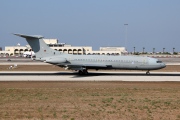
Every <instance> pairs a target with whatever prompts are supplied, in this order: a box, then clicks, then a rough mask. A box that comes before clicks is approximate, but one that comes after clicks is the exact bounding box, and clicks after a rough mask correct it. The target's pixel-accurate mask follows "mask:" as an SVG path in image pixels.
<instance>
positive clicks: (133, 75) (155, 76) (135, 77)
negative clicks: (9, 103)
mask: <svg viewBox="0 0 180 120" xmlns="http://www.w3.org/2000/svg"><path fill="white" fill-rule="evenodd" d="M4 73H8V72H4ZM14 73H22V72H14ZM23 73H61V74H58V75H38V74H37V75H1V76H0V81H157V82H159V81H180V76H178V75H179V74H180V72H151V74H152V76H151V75H144V74H145V73H144V72H97V73H96V72H93V73H95V75H90V76H88V75H87V76H79V75H78V74H75V73H74V74H71V73H72V72H52V71H51V72H48V71H46V72H23ZM63 73H64V74H63ZM68 73H69V74H70V75H68ZM98 73H102V74H98ZM111 73H112V75H111ZM118 73H119V74H118ZM96 74H97V75H96ZM103 74H105V75H103ZM107 74H108V75H107ZM116 74H117V75H116ZM124 74H125V75H124ZM128 74H129V75H128ZM160 74H162V75H160ZM166 74H168V75H166ZM171 74H172V75H171Z"/></svg>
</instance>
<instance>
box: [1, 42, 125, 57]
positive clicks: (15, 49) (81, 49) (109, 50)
mask: <svg viewBox="0 0 180 120" xmlns="http://www.w3.org/2000/svg"><path fill="white" fill-rule="evenodd" d="M43 40H44V41H45V43H46V44H47V45H48V46H49V47H51V48H52V49H54V50H57V51H61V52H63V53H68V54H78V55H82V54H84V55H121V54H122V53H126V52H127V51H126V49H125V47H100V50H97V51H93V50H92V47H91V46H71V45H68V44H65V43H58V39H43ZM27 51H33V50H32V49H31V47H30V46H29V45H26V46H20V44H18V45H17V46H6V47H5V51H0V55H1V56H3V55H5V56H21V55H23V53H24V52H27Z"/></svg>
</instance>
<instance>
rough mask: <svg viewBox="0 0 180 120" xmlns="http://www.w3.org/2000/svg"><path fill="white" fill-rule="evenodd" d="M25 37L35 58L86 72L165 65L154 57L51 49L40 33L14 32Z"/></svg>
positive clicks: (154, 68)
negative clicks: (79, 52) (91, 53)
mask: <svg viewBox="0 0 180 120" xmlns="http://www.w3.org/2000/svg"><path fill="white" fill-rule="evenodd" d="M14 35H17V36H20V37H23V38H25V39H26V41H27V42H28V43H29V45H30V46H31V48H32V49H33V51H34V52H35V54H36V58H35V60H39V61H42V62H46V63H49V64H53V65H57V66H59V67H64V68H65V69H66V70H67V69H68V70H75V71H78V72H79V74H80V75H82V74H88V69H95V70H99V69H127V70H145V71H147V72H146V74H150V72H149V71H150V70H157V69H161V68H164V67H166V65H165V64H164V63H163V62H162V61H159V60H158V59H155V58H150V57H140V56H110V55H73V54H66V53H63V52H60V51H56V50H53V49H51V48H50V47H49V46H48V45H47V44H46V43H45V42H44V41H43V36H40V35H23V34H14Z"/></svg>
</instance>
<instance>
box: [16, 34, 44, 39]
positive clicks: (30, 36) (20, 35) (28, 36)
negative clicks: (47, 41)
mask: <svg viewBox="0 0 180 120" xmlns="http://www.w3.org/2000/svg"><path fill="white" fill-rule="evenodd" d="M14 35H16V36H19V37H23V38H38V39H41V38H43V36H41V35H23V34H17V33H14Z"/></svg>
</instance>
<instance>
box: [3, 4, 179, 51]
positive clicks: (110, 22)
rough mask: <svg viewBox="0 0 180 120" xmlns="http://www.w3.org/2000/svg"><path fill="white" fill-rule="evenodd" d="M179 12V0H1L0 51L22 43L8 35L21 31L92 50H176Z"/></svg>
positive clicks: (22, 43)
mask: <svg viewBox="0 0 180 120" xmlns="http://www.w3.org/2000/svg"><path fill="white" fill-rule="evenodd" d="M179 12H180V0H0V47H2V48H3V49H4V47H5V46H14V45H17V44H18V43H20V44H21V45H26V44H27V42H26V41H25V39H23V38H20V37H17V36H14V35H13V34H12V33H21V34H27V35H42V36H44V37H45V38H47V39H50V38H57V39H58V40H59V42H60V43H66V44H71V45H73V46H92V47H93V50H98V49H99V47H104V46H116V47H126V49H127V50H128V51H129V52H132V51H133V50H134V47H135V49H136V51H139V52H142V50H143V47H144V48H145V51H146V52H152V51H153V48H155V51H156V52H162V51H163V48H165V51H167V52H172V51H173V48H175V51H179V52H180V13H179ZM124 24H128V25H124Z"/></svg>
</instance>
